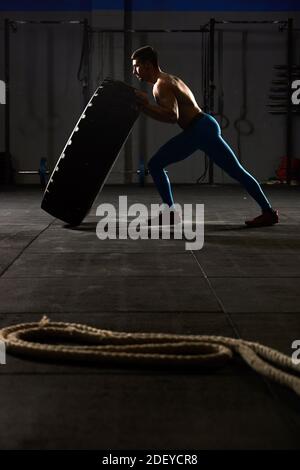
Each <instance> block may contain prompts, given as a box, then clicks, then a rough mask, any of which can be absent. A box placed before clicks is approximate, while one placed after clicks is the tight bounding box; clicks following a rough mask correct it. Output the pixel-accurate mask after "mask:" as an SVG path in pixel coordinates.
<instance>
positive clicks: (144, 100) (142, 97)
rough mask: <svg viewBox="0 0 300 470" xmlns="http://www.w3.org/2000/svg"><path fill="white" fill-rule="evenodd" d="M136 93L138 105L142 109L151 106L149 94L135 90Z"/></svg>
mask: <svg viewBox="0 0 300 470" xmlns="http://www.w3.org/2000/svg"><path fill="white" fill-rule="evenodd" d="M134 92H135V96H136V101H137V104H138V105H139V106H140V107H141V108H145V107H147V106H149V99H148V95H147V93H145V92H144V91H140V90H134Z"/></svg>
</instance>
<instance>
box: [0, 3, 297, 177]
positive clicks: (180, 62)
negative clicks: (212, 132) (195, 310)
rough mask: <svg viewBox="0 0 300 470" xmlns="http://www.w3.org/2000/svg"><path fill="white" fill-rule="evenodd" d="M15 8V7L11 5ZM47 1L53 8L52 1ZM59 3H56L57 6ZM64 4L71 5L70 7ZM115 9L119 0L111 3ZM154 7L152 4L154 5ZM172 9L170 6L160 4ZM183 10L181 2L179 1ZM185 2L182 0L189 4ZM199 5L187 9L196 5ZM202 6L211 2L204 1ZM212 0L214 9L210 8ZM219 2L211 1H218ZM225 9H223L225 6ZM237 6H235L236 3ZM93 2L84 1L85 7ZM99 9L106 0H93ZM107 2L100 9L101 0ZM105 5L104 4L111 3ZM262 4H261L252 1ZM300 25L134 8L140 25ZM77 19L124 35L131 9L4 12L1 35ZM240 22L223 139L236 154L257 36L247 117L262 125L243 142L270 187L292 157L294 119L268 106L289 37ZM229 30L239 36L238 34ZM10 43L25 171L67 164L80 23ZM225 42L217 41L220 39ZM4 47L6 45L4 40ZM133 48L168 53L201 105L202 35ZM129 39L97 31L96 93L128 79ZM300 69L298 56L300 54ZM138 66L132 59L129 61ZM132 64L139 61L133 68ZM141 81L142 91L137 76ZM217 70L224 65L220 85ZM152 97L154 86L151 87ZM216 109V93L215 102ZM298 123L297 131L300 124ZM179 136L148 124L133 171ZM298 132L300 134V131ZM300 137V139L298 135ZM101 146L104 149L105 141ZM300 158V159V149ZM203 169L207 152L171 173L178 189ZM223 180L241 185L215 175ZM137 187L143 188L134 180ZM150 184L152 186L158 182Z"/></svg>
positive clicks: (118, 173) (247, 158)
mask: <svg viewBox="0 0 300 470" xmlns="http://www.w3.org/2000/svg"><path fill="white" fill-rule="evenodd" d="M6 3H7V2H6ZM44 3H47V2H44ZM54 3H55V2H54ZM61 3H64V2H61ZM112 3H113V2H112ZM148 3H149V2H148ZM160 3H168V2H160ZM173 3H175V4H176V2H173ZM181 3H183V2H181ZM190 3H191V2H186V4H190ZM202 3H203V2H202ZM204 3H205V2H204ZM212 3H213V2H211V4H212ZM217 3H218V2H217ZM219 3H220V2H219ZM229 3H230V2H229ZM83 4H84V5H86V2H85V3H84V2H82V5H83ZM90 4H91V6H92V7H93V5H94V6H95V8H96V7H97V2H90ZM98 4H99V2H98ZM102 4H103V2H102ZM252 4H253V2H252ZM289 16H292V17H293V18H295V20H296V21H295V27H298V28H299V25H300V14H299V12H295V11H290V12H288V11H277V12H276V11H275V12H274V11H267V12H261V11H251V12H248V11H247V12H245V11H243V12H241V11H239V12H236V11H230V12H223V11H185V12H182V11H134V12H133V13H132V27H133V28H145V29H151V28H168V29H173V28H174V29H176V28H198V27H199V25H200V24H204V23H206V22H207V21H208V20H209V18H210V17H215V18H217V19H243V20H252V19H255V20H265V19H287V18H288V17H289ZM5 17H9V18H10V19H24V20H25V19H38V20H40V19H43V20H53V19H57V20H70V19H74V20H78V19H84V18H88V20H89V22H90V24H91V25H92V26H94V27H101V28H123V24H124V14H123V11H122V10H116V9H113V10H96V9H94V10H92V9H88V10H86V11H85V10H84V9H81V10H80V11H55V12H54V11H52V12H50V11H43V12H40V11H26V12H24V11H0V26H1V31H0V34H1V37H3V28H4V18H5ZM245 26H246V27H243V25H239V26H236V27H233V26H232V25H228V26H225V27H223V30H224V31H227V33H224V55H223V60H224V66H223V74H224V77H223V87H224V95H225V96H224V114H225V115H226V116H227V117H228V118H229V120H230V126H229V127H228V129H226V130H225V131H224V136H225V138H226V139H228V141H229V142H230V143H231V144H232V146H233V148H234V149H235V150H236V149H237V133H236V130H235V129H234V126H233V122H234V120H235V119H237V118H238V116H239V114H240V107H241V96H242V83H241V53H242V50H241V38H242V31H244V30H247V31H248V50H247V73H248V93H247V96H248V113H247V117H248V119H249V120H250V121H251V122H252V123H253V125H254V132H253V134H252V135H251V136H248V137H242V138H241V146H242V162H243V164H244V165H245V166H246V168H248V169H249V170H250V171H252V172H254V174H255V175H256V176H257V177H258V178H259V179H260V180H261V181H264V180H266V179H267V178H268V177H270V176H273V175H274V171H275V169H276V167H277V165H278V163H279V159H280V157H282V156H283V155H284V151H285V148H284V143H285V133H284V126H285V118H284V116H275V115H270V114H268V110H267V108H266V103H267V101H268V99H267V95H268V92H269V87H270V83H271V80H272V78H273V69H272V68H273V65H274V64H283V63H285V60H286V34H285V33H280V32H279V31H278V27H277V26H271V25H264V26H258V25H257V26H256V25H253V26H252V25H245ZM229 31H230V32H229ZM10 37H11V107H12V109H11V115H12V122H13V124H12V126H11V150H12V154H13V161H14V164H15V166H16V168H17V169H25V170H26V169H37V167H38V163H39V160H40V158H41V157H42V156H47V158H48V161H49V163H50V165H51V166H53V164H54V162H55V161H56V159H57V158H58V156H59V154H60V152H61V150H62V147H63V145H64V143H65V140H66V139H67V137H68V135H69V133H70V131H71V130H72V128H73V126H74V124H75V122H76V120H77V119H78V116H79V114H80V112H81V110H82V108H83V103H84V101H83V94H82V87H81V84H80V82H79V81H78V80H77V69H78V65H79V60H80V53H81V45H82V27H81V26H78V25H77V26H75V25H20V26H19V27H18V30H17V32H15V33H13V32H11V34H10ZM216 39H217V37H216ZM295 39H296V40H297V42H296V44H295V51H297V50H299V47H297V45H298V46H299V33H298V32H297V33H296V32H295ZM1 42H2V41H1ZM132 42H133V45H132V46H133V48H136V47H139V46H141V45H143V44H146V43H148V44H152V45H153V46H154V47H156V48H157V49H158V51H159V55H160V60H161V66H162V68H163V69H164V70H166V71H168V72H171V73H174V74H178V75H179V76H180V77H182V78H183V79H184V80H186V82H187V83H188V84H189V85H190V86H191V88H192V89H193V91H194V93H195V95H196V98H197V99H198V101H199V104H200V105H201V104H202V96H201V35H200V34H185V33H174V34H165V33H162V34H152V33H151V34H143V36H142V37H141V36H138V35H134V36H133V38H132ZM123 48H124V43H123V35H122V34H120V33H118V34H111V33H101V34H94V36H93V43H92V54H91V91H92V89H93V88H94V87H95V86H96V85H97V84H98V83H99V82H100V81H101V80H102V79H103V78H104V77H105V76H107V75H110V76H113V77H114V78H120V79H123V61H124V58H123ZM295 55H296V56H295V61H297V62H299V54H298V57H297V52H296V54H295ZM129 62H130V61H129ZM129 65H130V63H129ZM3 78H4V64H3V48H2V50H1V54H0V79H3ZM132 83H133V84H134V85H135V86H139V85H138V83H137V82H136V81H135V79H133V81H132ZM217 84H218V70H217V62H216V85H217ZM148 90H149V93H150V90H151V88H150V87H148ZM215 98H216V99H215V102H216V104H217V94H216V97H215ZM0 113H1V114H0V118H1V129H0V131H1V149H0V150H3V147H4V133H3V128H4V126H3V122H4V106H3V105H1V106H0ZM298 120H299V117H298V116H297V117H296V118H295V126H298V127H299V121H298ZM179 131H180V130H179V128H178V127H177V126H174V125H168V124H167V125H166V124H163V123H159V122H156V121H153V120H150V119H141V120H140V121H139V122H138V123H137V125H136V127H135V129H134V132H133V139H132V142H133V160H134V167H135V168H137V167H138V158H139V155H140V154H141V153H143V154H144V153H145V154H146V155H145V156H146V158H147V159H149V158H150V157H151V155H152V154H153V152H155V150H156V149H157V148H158V147H159V146H160V145H161V144H163V143H164V142H165V141H166V140H167V139H168V138H169V137H171V136H172V135H175V134H176V133H178V132H179ZM296 134H297V132H296V131H295V132H294V135H295V141H294V149H295V152H294V156H295V157H300V155H299V154H297V149H299V140H297V136H296ZM298 134H299V133H298ZM298 139H299V137H298ZM99 146H101V142H99ZM298 153H299V152H298ZM122 157H123V156H122V155H121V157H120V159H119V161H118V163H117V165H116V167H115V168H114V170H113V173H112V174H111V176H110V179H109V182H110V183H122V182H123V175H122V171H123V167H124V161H123V158H122ZM203 168H204V160H203V155H202V154H201V153H200V152H197V153H196V154H195V155H194V156H193V157H192V158H191V159H189V160H188V161H186V162H181V163H179V164H178V165H175V166H173V167H169V169H168V170H169V172H170V175H171V178H172V180H173V181H174V182H182V183H190V182H194V181H195V180H196V178H197V176H198V175H200V174H201V173H202V171H203ZM215 178H216V182H232V181H231V180H230V179H229V178H228V177H227V176H226V175H224V174H223V173H222V172H221V171H219V170H218V169H216V172H215ZM18 181H19V182H21V183H23V182H24V183H25V182H27V183H32V182H35V181H36V177H32V178H28V177H26V178H19V179H18ZM134 181H137V179H136V178H134ZM149 181H151V179H149Z"/></svg>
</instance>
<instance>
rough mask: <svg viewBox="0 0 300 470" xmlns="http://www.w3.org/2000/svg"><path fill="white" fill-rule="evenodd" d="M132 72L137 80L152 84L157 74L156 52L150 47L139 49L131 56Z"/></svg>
mask: <svg viewBox="0 0 300 470" xmlns="http://www.w3.org/2000/svg"><path fill="white" fill-rule="evenodd" d="M131 60H132V72H133V74H134V75H135V76H136V77H137V78H138V79H139V80H143V81H146V82H152V81H153V77H155V75H156V74H157V73H158V72H159V65H158V58H157V52H156V51H155V50H154V49H153V47H151V46H144V47H140V48H139V49H137V50H136V51H134V53H133V54H132V56H131Z"/></svg>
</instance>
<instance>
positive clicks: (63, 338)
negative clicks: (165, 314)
mask: <svg viewBox="0 0 300 470" xmlns="http://www.w3.org/2000/svg"><path fill="white" fill-rule="evenodd" d="M0 339H2V340H3V341H4V342H5V344H6V348H7V351H8V352H10V353H12V354H17V355H23V356H29V357H32V358H41V359H55V360H71V361H76V362H94V363H101V364H104V363H117V364H144V365H168V366H170V365H173V366H180V365H181V366H182V365H184V366H185V367H186V366H188V365H192V366H195V365H197V366H200V367H205V368H207V367H208V368H210V367H218V366H221V365H224V364H225V363H226V362H227V361H229V360H230V359H231V358H232V357H233V354H234V353H235V354H238V355H240V356H241V357H242V358H243V359H244V361H245V362H246V363H247V364H248V365H249V366H250V367H251V368H252V369H254V370H255V371H256V372H258V373H260V374H262V375H264V376H265V377H268V378H269V379H271V380H273V381H275V382H278V383H280V384H281V385H285V386H287V387H289V388H291V389H292V390H294V392H296V393H297V394H298V395H300V375H297V374H296V373H295V372H294V373H293V371H297V372H298V373H299V374H300V368H299V366H297V365H296V364H294V363H293V362H292V360H291V358H290V357H288V356H286V355H284V354H282V353H280V352H279V351H276V350H275V349H271V348H269V347H267V346H264V345H262V344H259V343H253V342H250V341H244V340H241V339H234V338H227V337H224V336H206V335H177V334H164V333H125V332H118V331H110V330H102V329H98V328H93V327H90V326H87V325H82V324H76V323H64V322H51V321H50V320H49V319H48V318H47V317H43V318H42V319H41V321H40V322H39V323H22V324H19V325H13V326H9V327H6V328H3V329H2V330H0ZM283 369H285V371H284V370H283Z"/></svg>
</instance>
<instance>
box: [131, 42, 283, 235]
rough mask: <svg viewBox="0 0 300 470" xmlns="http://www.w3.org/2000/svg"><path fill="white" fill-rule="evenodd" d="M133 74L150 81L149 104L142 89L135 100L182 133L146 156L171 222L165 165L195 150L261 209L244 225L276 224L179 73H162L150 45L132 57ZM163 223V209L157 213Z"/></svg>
mask: <svg viewBox="0 0 300 470" xmlns="http://www.w3.org/2000/svg"><path fill="white" fill-rule="evenodd" d="M131 60H132V67H133V74H134V75H135V76H136V77H137V78H138V79H139V80H140V81H145V82H147V83H151V84H153V96H154V99H155V101H156V103H157V104H156V105H155V104H151V103H150V102H149V100H148V96H147V94H146V93H144V92H142V91H139V90H136V96H137V102H138V104H139V106H140V108H141V110H142V112H143V113H145V114H146V115H147V116H150V117H151V118H153V119H156V120H158V121H162V122H168V123H174V124H175V123H177V124H178V125H179V126H180V127H181V128H182V132H180V134H178V135H176V136H175V137H173V138H172V139H170V140H169V141H168V142H167V143H166V144H164V145H163V146H162V147H161V148H160V149H159V150H158V151H157V152H156V153H155V155H154V156H153V157H152V158H151V160H150V161H149V163H148V168H149V171H150V173H151V176H152V178H153V181H154V183H155V185H156V187H157V189H158V191H159V193H160V195H161V198H162V200H163V202H164V203H165V204H167V206H169V210H170V221H171V222H170V223H171V224H176V223H178V222H180V219H179V215H178V214H177V213H176V210H175V207H174V199H173V194H172V189H171V185H170V181H169V178H168V176H167V174H166V172H165V170H164V168H165V167H166V166H168V165H170V164H172V163H175V162H179V161H181V160H184V159H185V158H187V157H188V156H189V155H191V154H192V153H194V152H195V151H196V150H202V151H203V152H205V153H206V154H207V155H208V156H209V158H211V159H212V160H213V162H214V163H215V164H216V165H218V166H219V167H220V168H222V170H224V171H225V172H226V173H227V174H228V175H230V176H231V177H232V178H234V179H236V180H237V181H239V183H240V184H241V185H242V186H243V187H244V188H245V189H246V191H247V192H248V193H249V194H250V195H251V196H252V197H253V199H254V200H255V201H256V202H257V204H258V205H259V206H260V208H261V210H262V214H261V215H259V216H258V217H255V219H253V220H246V222H245V223H246V225H248V226H249V227H263V226H268V225H274V224H276V223H278V212H277V211H275V210H273V209H272V207H271V205H270V203H269V201H268V199H267V198H266V196H265V194H264V193H263V191H262V189H261V187H260V185H259V183H258V182H257V181H256V179H255V178H254V177H253V176H252V175H251V174H250V173H248V172H247V171H246V170H245V169H244V168H243V167H242V165H241V164H240V163H239V161H238V159H237V158H236V156H235V154H234V152H233V150H232V149H231V148H230V147H229V145H228V144H227V143H226V142H225V140H224V139H223V137H222V136H221V129H220V126H219V124H218V122H217V121H216V119H215V118H213V117H212V116H211V115H209V114H207V113H204V112H203V111H202V110H201V108H200V107H199V106H198V104H197V102H196V100H195V97H194V95H193V93H192V92H191V90H190V89H189V88H188V87H187V85H186V84H185V83H184V82H183V81H182V80H180V78H178V77H175V76H174V75H170V74H168V73H166V72H163V71H162V70H161V68H160V67H159V64H158V56H157V52H156V51H155V50H154V49H153V48H152V47H151V46H145V47H141V48H140V49H137V50H136V51H135V52H134V53H133V54H132V56H131ZM158 220H159V223H162V220H163V218H162V213H161V214H159V219H158Z"/></svg>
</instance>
